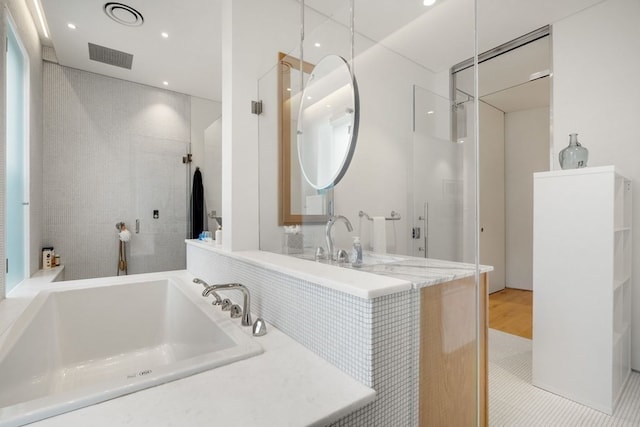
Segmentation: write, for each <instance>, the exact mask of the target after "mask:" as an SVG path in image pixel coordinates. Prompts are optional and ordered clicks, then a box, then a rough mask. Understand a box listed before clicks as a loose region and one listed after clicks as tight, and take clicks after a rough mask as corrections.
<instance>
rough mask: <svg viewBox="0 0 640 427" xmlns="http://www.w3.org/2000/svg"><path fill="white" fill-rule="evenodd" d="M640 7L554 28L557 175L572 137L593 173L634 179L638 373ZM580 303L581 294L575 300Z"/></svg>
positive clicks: (628, 2)
mask: <svg viewBox="0 0 640 427" xmlns="http://www.w3.org/2000/svg"><path fill="white" fill-rule="evenodd" d="M639 22H640V2H638V1H637V0H608V1H605V2H603V3H600V4H598V5H596V6H594V7H591V8H589V9H586V10H584V11H582V12H580V13H578V14H576V15H574V16H571V17H569V18H567V19H564V20H561V21H559V22H557V23H555V24H554V25H553V79H554V80H553V98H552V99H553V101H552V111H553V169H559V165H558V161H557V157H558V152H559V151H560V150H561V149H562V148H564V147H565V146H566V145H567V144H568V134H569V133H573V132H576V133H578V134H579V136H578V139H579V140H580V142H581V143H582V144H583V145H584V146H586V147H587V148H588V149H589V166H602V165H611V164H612V165H615V166H616V167H618V168H620V170H621V171H623V173H625V174H626V175H627V176H628V177H630V178H631V179H632V180H633V185H634V187H635V190H634V194H633V199H634V201H633V212H634V213H633V228H634V230H633V242H634V246H635V250H634V253H633V282H634V289H633V301H632V307H633V308H632V310H633V319H632V334H633V336H632V367H633V369H636V370H639V369H640V249H639V248H640V193H638V191H637V190H638V186H639V185H640V184H639V182H640V168H639V167H638V164H639V162H640V144H638V131H637V126H636V124H637V123H638V117H640V103H638V99H640V85H638V84H637V81H638V70H640V54H639V52H640V25H638V23H639ZM576 298H579V295H577V296H576Z"/></svg>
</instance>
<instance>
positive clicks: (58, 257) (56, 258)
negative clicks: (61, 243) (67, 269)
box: [54, 254, 60, 267]
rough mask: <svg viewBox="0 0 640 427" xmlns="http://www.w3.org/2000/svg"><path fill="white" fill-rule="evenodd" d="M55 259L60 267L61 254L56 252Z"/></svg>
mask: <svg viewBox="0 0 640 427" xmlns="http://www.w3.org/2000/svg"><path fill="white" fill-rule="evenodd" d="M54 259H55V260H56V262H55V264H56V267H58V266H59V265H60V255H58V254H56V256H55V257H54Z"/></svg>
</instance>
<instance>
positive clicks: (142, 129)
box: [43, 62, 191, 280]
mask: <svg viewBox="0 0 640 427" xmlns="http://www.w3.org/2000/svg"><path fill="white" fill-rule="evenodd" d="M43 71H44V162H43V173H44V183H43V187H44V219H43V228H44V230H43V243H44V245H51V246H54V247H55V250H56V253H59V254H60V255H61V261H62V263H63V264H64V265H65V278H66V279H67V280H70V279H71V280H72V279H85V278H92V277H101V276H112V275H115V274H116V273H117V261H118V238H117V230H116V228H115V225H116V223H117V222H120V221H124V222H125V223H126V225H127V228H129V229H130V230H131V231H132V233H133V237H132V240H131V242H130V243H128V244H127V248H126V249H127V261H128V272H129V274H132V273H140V272H153V271H162V270H174V269H183V268H185V248H184V243H183V241H184V237H185V235H186V228H187V175H186V174H187V172H186V169H185V166H184V165H183V164H182V161H181V159H182V156H183V155H184V154H185V153H186V151H187V146H188V143H189V141H190V115H191V111H190V99H189V97H188V96H187V95H182V94H178V93H175V92H169V91H165V90H161V89H156V88H152V87H149V86H144V85H140V84H135V83H131V82H127V81H123V80H118V79H113V78H109V77H104V76H101V75H98V74H93V73H88V72H84V71H79V70H75V69H71V68H66V67H62V66H60V65H58V64H54V63H51V62H44V69H43ZM154 209H158V210H159V214H160V216H159V218H158V219H153V210H154ZM136 219H140V233H139V234H136V233H135V221H136Z"/></svg>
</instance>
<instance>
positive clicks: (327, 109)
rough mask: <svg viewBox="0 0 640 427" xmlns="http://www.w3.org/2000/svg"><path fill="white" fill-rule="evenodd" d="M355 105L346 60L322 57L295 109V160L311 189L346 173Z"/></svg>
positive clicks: (328, 185) (352, 145) (352, 142)
mask: <svg viewBox="0 0 640 427" xmlns="http://www.w3.org/2000/svg"><path fill="white" fill-rule="evenodd" d="M358 104H359V100H358V87H357V85H356V81H355V78H354V77H353V76H352V75H351V70H350V69H349V65H348V64H347V61H346V60H345V59H344V58H342V57H341V56H338V55H329V56H326V57H324V58H323V59H322V60H321V61H320V62H318V64H317V65H316V66H315V67H314V68H313V71H312V72H311V76H310V77H309V80H308V81H307V85H306V87H305V89H304V91H303V93H302V100H301V101H300V109H299V110H298V161H299V163H300V169H301V170H302V174H303V175H304V177H305V179H306V180H307V182H308V183H309V184H310V185H311V186H312V187H313V188H316V189H318V190H322V189H326V188H331V187H333V186H334V185H336V184H337V183H338V182H339V181H340V179H342V177H343V176H344V174H345V173H346V171H347V168H348V167H349V163H350V162H351V157H353V152H354V150H355V147H356V139H357V136H358V118H359V105H358Z"/></svg>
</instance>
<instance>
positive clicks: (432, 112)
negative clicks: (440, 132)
mask: <svg viewBox="0 0 640 427" xmlns="http://www.w3.org/2000/svg"><path fill="white" fill-rule="evenodd" d="M435 113H436V112H435V111H433V110H429V111H427V114H429V115H431V114H435Z"/></svg>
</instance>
